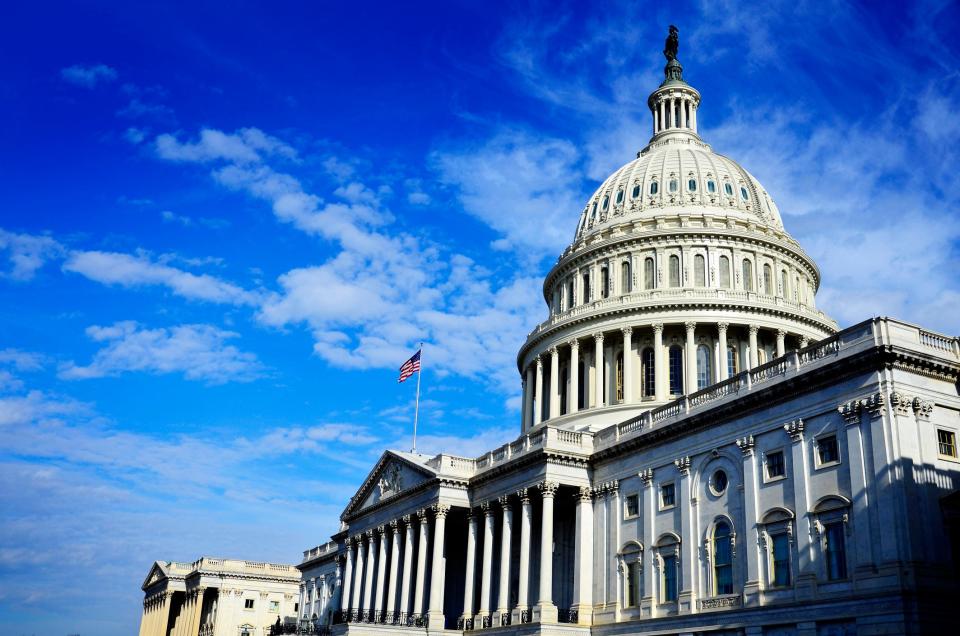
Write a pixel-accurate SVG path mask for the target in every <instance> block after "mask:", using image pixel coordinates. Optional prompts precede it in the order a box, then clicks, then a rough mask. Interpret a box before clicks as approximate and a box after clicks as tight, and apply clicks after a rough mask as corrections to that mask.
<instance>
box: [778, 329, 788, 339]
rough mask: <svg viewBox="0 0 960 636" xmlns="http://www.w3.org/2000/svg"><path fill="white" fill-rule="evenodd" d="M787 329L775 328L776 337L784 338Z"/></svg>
mask: <svg viewBox="0 0 960 636" xmlns="http://www.w3.org/2000/svg"><path fill="white" fill-rule="evenodd" d="M786 337H787V330H786V329H777V338H786Z"/></svg>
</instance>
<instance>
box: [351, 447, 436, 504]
mask: <svg viewBox="0 0 960 636" xmlns="http://www.w3.org/2000/svg"><path fill="white" fill-rule="evenodd" d="M420 457H421V456H420V455H414V454H413V453H400V452H399V451H390V450H388V451H386V452H384V454H383V455H381V456H380V460H379V461H378V462H377V463H376V465H375V466H374V467H373V470H372V471H370V474H369V475H367V478H366V479H365V480H364V482H363V485H362V486H361V487H360V489H359V490H358V491H357V494H355V495H354V496H353V498H352V499H351V500H350V505H348V506H347V509H346V510H345V511H344V515H349V514H354V513H357V512H360V511H361V510H363V509H365V508H369V507H371V506H374V505H376V504H378V503H380V502H381V501H383V500H385V499H390V498H392V497H396V496H398V495H400V494H402V493H404V492H406V491H408V490H410V489H412V488H416V487H417V486H419V485H420V484H422V483H423V482H425V481H428V480H430V479H433V478H434V477H436V475H437V472H436V471H435V470H434V469H433V468H431V467H429V466H427V465H426V464H425V463H424V462H423V461H421V460H420Z"/></svg>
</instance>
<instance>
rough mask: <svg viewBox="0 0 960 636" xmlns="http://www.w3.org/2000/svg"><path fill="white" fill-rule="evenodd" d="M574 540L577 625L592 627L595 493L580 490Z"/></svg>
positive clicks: (588, 490)
mask: <svg viewBox="0 0 960 636" xmlns="http://www.w3.org/2000/svg"><path fill="white" fill-rule="evenodd" d="M576 524H577V525H576V533H577V534H576V537H575V539H574V555H573V560H574V567H573V609H575V610H577V623H579V624H580V625H590V624H591V623H592V615H593V491H592V490H591V488H590V487H589V486H583V487H582V488H580V494H579V495H578V497H577V520H576Z"/></svg>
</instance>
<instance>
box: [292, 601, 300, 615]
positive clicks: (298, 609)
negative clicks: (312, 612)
mask: <svg viewBox="0 0 960 636" xmlns="http://www.w3.org/2000/svg"><path fill="white" fill-rule="evenodd" d="M299 611H300V603H294V604H293V613H294V614H296V613H297V612H299Z"/></svg>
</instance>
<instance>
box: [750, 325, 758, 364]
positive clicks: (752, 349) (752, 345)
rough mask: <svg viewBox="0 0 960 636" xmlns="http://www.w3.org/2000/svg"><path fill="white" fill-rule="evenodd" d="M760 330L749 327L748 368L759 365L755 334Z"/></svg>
mask: <svg viewBox="0 0 960 636" xmlns="http://www.w3.org/2000/svg"><path fill="white" fill-rule="evenodd" d="M759 330H760V328H759V327H757V326H756V325H750V368H751V369H753V368H754V367H756V366H757V364H759V356H758V355H757V332H758V331H759Z"/></svg>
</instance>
